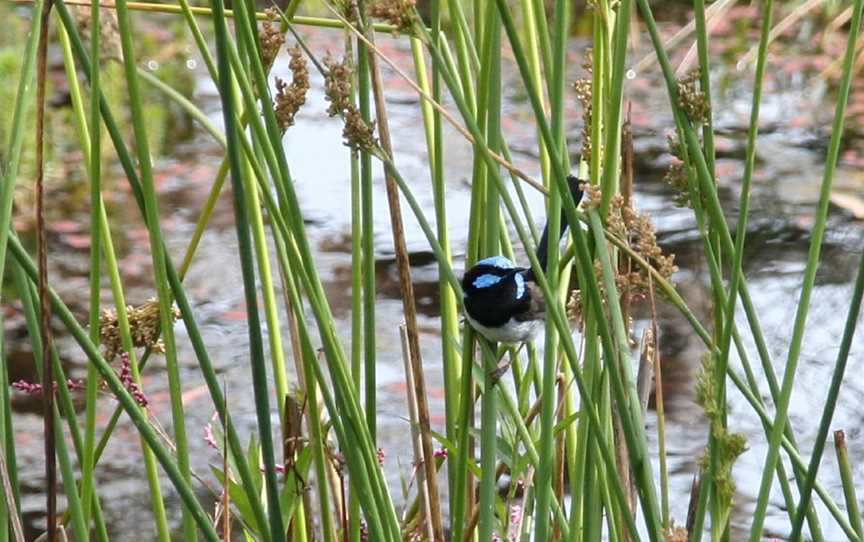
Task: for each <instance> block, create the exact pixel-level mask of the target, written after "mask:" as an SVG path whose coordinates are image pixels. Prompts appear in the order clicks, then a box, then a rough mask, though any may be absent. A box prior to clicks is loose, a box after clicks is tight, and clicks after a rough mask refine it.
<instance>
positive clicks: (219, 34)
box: [211, 0, 285, 541]
mask: <svg viewBox="0 0 864 542" xmlns="http://www.w3.org/2000/svg"><path fill="white" fill-rule="evenodd" d="M211 5H212V6H213V10H214V15H215V16H214V18H213V23H214V27H215V33H216V43H217V58H218V70H219V73H220V77H219V90H220V92H219V93H220V97H221V99H222V114H223V117H224V122H225V127H226V130H225V132H226V134H225V135H226V142H227V146H226V149H227V153H228V156H229V161H230V164H231V184H232V187H233V193H234V216H235V220H236V223H237V224H236V225H237V241H238V245H239V246H238V248H239V251H240V263H241V270H242V274H243V290H244V296H245V300H246V312H247V316H248V322H249V324H248V327H249V349H250V356H251V360H250V361H251V368H252V378H253V387H254V393H255V406H256V414H257V418H258V431H259V433H260V440H261V451H262V455H263V460H264V471H265V472H264V478H265V483H266V487H267V502H268V505H269V513H268V517H269V526H270V537H271V539H272V540H274V541H275V540H281V539H282V538H283V537H284V536H285V527H284V525H283V523H282V517H281V514H280V512H279V510H280V505H279V489H278V484H277V481H276V461H275V456H274V451H273V435H272V430H271V424H270V401H269V399H268V396H269V391H268V389H267V369H266V365H265V361H264V347H263V342H262V338H261V323H260V321H259V316H258V297H257V292H256V284H255V269H254V263H253V256H252V242H251V238H250V234H249V221H248V217H247V210H246V207H245V201H244V200H245V197H246V196H245V191H246V186H249V185H248V180H247V179H246V175H245V172H244V171H243V166H242V160H241V157H240V149H239V148H238V141H237V139H238V137H242V136H240V135H238V133H237V131H236V127H235V124H234V122H235V121H234V89H233V87H232V84H231V73H232V71H231V66H230V64H229V62H228V54H227V51H226V49H227V41H228V29H227V25H226V21H225V18H224V14H223V13H222V11H223V5H222V1H221V0H214V1H213V2H211ZM238 8H239V11H241V12H242V10H243V3H242V2H241V3H240V4H239V5H238ZM238 26H242V22H241V23H239V24H238ZM262 529H263V525H262Z"/></svg>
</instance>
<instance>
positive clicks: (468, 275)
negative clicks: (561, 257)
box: [462, 175, 582, 344]
mask: <svg viewBox="0 0 864 542" xmlns="http://www.w3.org/2000/svg"><path fill="white" fill-rule="evenodd" d="M567 183H568V185H569V187H570V193H571V194H572V195H573V201H574V202H575V203H576V205H579V202H580V201H581V200H582V190H581V189H580V188H579V185H580V184H581V181H580V180H579V179H577V178H576V177H574V176H573V175H570V176H568V177H567ZM566 229H567V222H566V220H565V218H564V212H563V210H562V212H561V231H560V232H559V235H558V237H557V238H556V242H555V246H556V247H557V244H558V241H559V240H560V239H561V236H562V235H564V231H566ZM548 250H549V223H548V222H547V223H546V227H545V228H543V234H542V235H541V237H540V244H539V245H538V246H537V259H538V260H539V262H540V266H541V267H542V268H544V269H545V268H546V260H547V256H548ZM462 290H463V292H464V294H465V297H464V305H465V315H466V317H467V319H468V322H469V323H470V324H471V326H472V327H473V328H474V329H476V330H477V331H478V332H479V333H480V334H481V335H483V336H484V337H486V338H487V339H489V340H490V341H494V342H501V343H511V344H518V343H524V342H528V341H530V340H531V339H533V338H534V337H535V336H536V335H537V333H538V332H539V331H540V329H541V328H542V327H543V322H544V320H545V318H546V305H545V302H544V300H543V294H542V292H541V291H540V288H539V287H538V286H537V283H536V282H535V280H534V271H533V270H532V269H530V268H525V267H516V266H515V265H514V264H513V262H511V261H510V260H509V259H507V258H505V257H504V256H492V257H489V258H485V259H483V260H480V261H479V262H477V264H476V265H474V267H472V268H471V269H469V270H468V271H466V272H465V275H464V276H463V277H462Z"/></svg>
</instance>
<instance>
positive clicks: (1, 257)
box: [0, 0, 43, 536]
mask: <svg viewBox="0 0 864 542" xmlns="http://www.w3.org/2000/svg"><path fill="white" fill-rule="evenodd" d="M42 3H43V0H37V1H36V2H34V4H33V9H32V11H31V17H32V22H31V24H30V32H29V35H28V37H27V44H26V45H25V47H24V52H23V61H22V63H21V73H20V75H19V77H18V86H17V90H16V93H15V105H14V107H13V112H12V120H11V124H10V126H9V132H8V133H9V141H8V142H6V148H5V153H4V154H3V160H2V161H0V181H2V182H0V276H4V275H3V274H4V272H5V269H6V247H7V244H8V239H9V229H10V220H11V218H12V205H13V201H14V195H15V185H16V183H17V178H18V168H19V165H20V161H21V149H22V147H23V142H24V135H25V133H26V130H25V129H24V128H25V124H24V120H25V118H27V115H28V112H29V109H30V107H31V105H32V103H33V95H34V92H33V88H32V87H33V79H34V78H33V76H34V74H35V66H36V49H37V43H38V42H39V36H40V34H41V29H42ZM2 323H3V316H2V314H0V324H2ZM3 335H4V334H2V333H0V354H3V355H4V357H5V337H4V336H3ZM0 384H2V388H0V404H2V405H3V413H2V417H0V439H2V442H3V446H4V454H5V456H6V458H7V462H8V468H9V475H10V478H11V480H12V487H13V490H14V493H15V503H14V506H15V509H16V510H11V511H9V512H7V510H9V508H10V507H11V506H12V505H13V503H9V502H6V493H5V491H4V492H3V496H2V499H0V503H2V504H3V506H2V508H3V510H2V512H0V532H2V533H3V534H4V536H6V535H8V533H9V513H18V511H19V510H20V502H21V498H20V494H19V491H18V489H19V488H18V483H17V468H16V457H15V439H14V432H13V428H12V415H11V406H10V404H11V402H10V396H9V395H10V394H9V386H8V384H9V375H8V371H7V368H6V364H3V368H2V382H0Z"/></svg>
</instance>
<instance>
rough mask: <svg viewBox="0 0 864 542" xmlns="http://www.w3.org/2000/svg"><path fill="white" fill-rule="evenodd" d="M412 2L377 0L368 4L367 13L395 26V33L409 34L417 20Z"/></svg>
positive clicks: (404, 0) (413, 0)
mask: <svg viewBox="0 0 864 542" xmlns="http://www.w3.org/2000/svg"><path fill="white" fill-rule="evenodd" d="M414 3H415V0H377V1H375V2H372V4H370V5H369V15H370V16H372V17H373V18H375V19H381V20H383V21H387V22H388V23H390V24H391V25H393V26H395V27H396V32H397V33H402V34H411V33H412V31H413V27H414V22H415V21H416V20H417V12H416V11H415V9H414Z"/></svg>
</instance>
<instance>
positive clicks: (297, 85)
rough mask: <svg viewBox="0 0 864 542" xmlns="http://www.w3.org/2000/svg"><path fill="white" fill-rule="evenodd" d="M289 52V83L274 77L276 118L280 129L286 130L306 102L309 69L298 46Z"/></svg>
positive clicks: (292, 123)
mask: <svg viewBox="0 0 864 542" xmlns="http://www.w3.org/2000/svg"><path fill="white" fill-rule="evenodd" d="M289 53H290V55H291V62H290V64H289V65H288V66H289V67H290V68H291V84H290V85H289V84H288V83H286V82H285V81H284V80H283V79H281V78H279V77H277V78H276V120H277V121H278V122H279V126H280V127H281V128H282V130H287V129H288V128H290V127H291V126H293V125H294V117H295V115H297V111H299V110H300V107H301V106H302V105H303V104H304V103H306V92H307V91H308V90H309V70H308V69H307V66H306V59H305V58H303V53H302V51H301V50H300V47H298V46H294V47H292V48H291V50H290V51H289Z"/></svg>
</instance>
